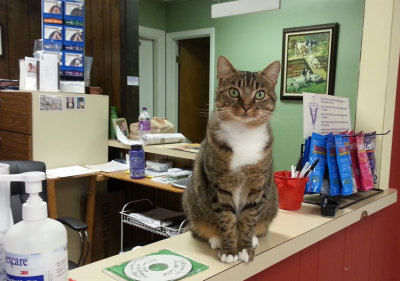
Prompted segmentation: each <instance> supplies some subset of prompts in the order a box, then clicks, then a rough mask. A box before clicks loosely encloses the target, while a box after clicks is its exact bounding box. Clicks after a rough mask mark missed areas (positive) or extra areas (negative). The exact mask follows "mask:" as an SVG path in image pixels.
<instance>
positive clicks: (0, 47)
mask: <svg viewBox="0 0 400 281" xmlns="http://www.w3.org/2000/svg"><path fill="white" fill-rule="evenodd" d="M1 28H2V27H1V25H0V57H1V56H2V55H3V35H2V30H1Z"/></svg>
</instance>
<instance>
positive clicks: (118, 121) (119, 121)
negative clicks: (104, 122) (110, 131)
mask: <svg viewBox="0 0 400 281" xmlns="http://www.w3.org/2000/svg"><path fill="white" fill-rule="evenodd" d="M112 123H113V126H114V131H117V126H118V127H119V128H120V129H121V132H122V133H123V134H124V135H125V136H126V137H127V138H129V128H128V123H127V122H126V119H125V118H115V119H112Z"/></svg>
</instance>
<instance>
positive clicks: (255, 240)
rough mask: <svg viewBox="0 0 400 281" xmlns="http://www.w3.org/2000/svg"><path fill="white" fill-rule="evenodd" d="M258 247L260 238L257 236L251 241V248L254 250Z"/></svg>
mask: <svg viewBox="0 0 400 281" xmlns="http://www.w3.org/2000/svg"><path fill="white" fill-rule="evenodd" d="M257 246H258V237H257V236H253V239H251V247H253V249H255V248H257Z"/></svg>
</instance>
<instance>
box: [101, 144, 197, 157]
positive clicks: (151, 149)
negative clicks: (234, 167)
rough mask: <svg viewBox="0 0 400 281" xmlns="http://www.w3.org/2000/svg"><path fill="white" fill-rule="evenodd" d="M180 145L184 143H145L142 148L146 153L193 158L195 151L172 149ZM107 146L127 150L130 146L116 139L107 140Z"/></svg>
mask: <svg viewBox="0 0 400 281" xmlns="http://www.w3.org/2000/svg"><path fill="white" fill-rule="evenodd" d="M182 145H184V143H169V144H155V145H145V146H143V150H144V152H146V153H152V154H159V155H164V156H171V157H176V158H181V159H189V160H195V159H196V156H197V153H193V152H187V151H181V150H177V149H174V148H176V147H177V146H182ZM108 146H109V147H114V148H122V149H127V150H129V149H130V148H131V147H130V146H129V145H126V144H123V143H122V142H120V141H118V140H109V141H108Z"/></svg>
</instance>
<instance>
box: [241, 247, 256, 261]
mask: <svg viewBox="0 0 400 281" xmlns="http://www.w3.org/2000/svg"><path fill="white" fill-rule="evenodd" d="M253 259H254V250H253V249H242V250H241V251H239V260H241V261H244V262H249V261H252V260H253Z"/></svg>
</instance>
